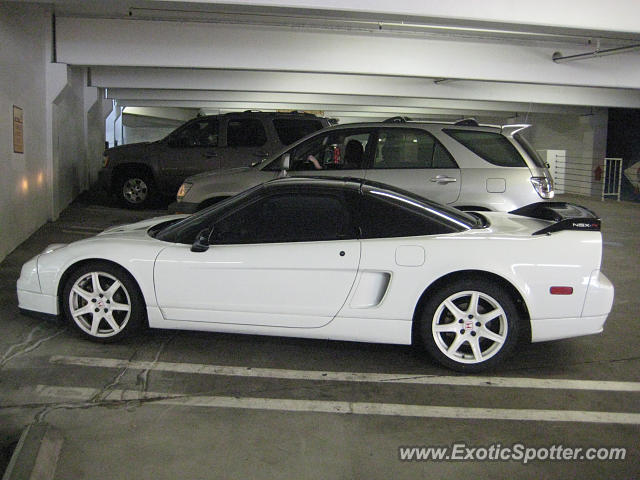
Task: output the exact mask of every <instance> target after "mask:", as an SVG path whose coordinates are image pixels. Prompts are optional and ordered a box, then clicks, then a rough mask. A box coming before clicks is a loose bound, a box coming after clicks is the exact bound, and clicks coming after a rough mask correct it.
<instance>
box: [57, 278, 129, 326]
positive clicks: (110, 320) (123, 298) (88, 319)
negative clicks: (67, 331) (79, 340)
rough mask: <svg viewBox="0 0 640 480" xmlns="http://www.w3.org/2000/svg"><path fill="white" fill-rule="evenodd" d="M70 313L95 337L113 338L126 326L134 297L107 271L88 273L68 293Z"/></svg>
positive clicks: (75, 320)
mask: <svg viewBox="0 0 640 480" xmlns="http://www.w3.org/2000/svg"><path fill="white" fill-rule="evenodd" d="M69 313H70V314H71V317H72V318H73V320H74V322H75V323H76V325H77V326H78V327H80V329H81V330H82V331H84V332H85V333H87V334H88V335H91V336H92V337H96V338H105V337H112V336H115V335H117V334H119V333H120V332H121V331H122V330H124V328H125V327H126V326H127V323H128V322H129V318H130V316H131V297H130V296H129V292H128V291H127V289H126V287H125V286H124V285H123V284H122V282H120V280H118V279H117V278H116V277H114V276H113V275H110V274H108V273H106V272H88V273H85V274H84V275H82V276H81V277H80V278H78V279H77V280H76V281H75V283H74V284H73V286H72V287H71V291H70V292H69Z"/></svg>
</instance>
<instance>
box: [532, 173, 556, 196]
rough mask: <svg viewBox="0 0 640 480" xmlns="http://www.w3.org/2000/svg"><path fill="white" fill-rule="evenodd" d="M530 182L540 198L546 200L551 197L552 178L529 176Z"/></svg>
mask: <svg viewBox="0 0 640 480" xmlns="http://www.w3.org/2000/svg"><path fill="white" fill-rule="evenodd" d="M531 183H532V185H533V188H535V190H536V192H537V193H538V195H540V198H544V199H546V200H549V199H551V198H553V195H554V192H553V180H551V179H550V178H548V177H531Z"/></svg>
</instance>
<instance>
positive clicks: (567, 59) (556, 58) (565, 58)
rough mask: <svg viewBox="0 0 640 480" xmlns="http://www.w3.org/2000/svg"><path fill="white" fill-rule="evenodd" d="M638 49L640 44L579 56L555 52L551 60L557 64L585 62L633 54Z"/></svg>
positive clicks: (580, 54)
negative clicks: (574, 61)
mask: <svg viewBox="0 0 640 480" xmlns="http://www.w3.org/2000/svg"><path fill="white" fill-rule="evenodd" d="M638 49H640V44H636V45H627V46H626V47H616V48H607V49H605V50H600V49H599V48H596V49H595V50H594V51H593V52H588V53H579V54H577V55H566V56H563V55H562V53H560V52H555V53H554V54H553V55H552V56H551V59H552V60H553V61H554V62H555V63H563V62H571V61H573V60H584V59H585V58H596V57H604V56H605V55H617V54H619V53H627V52H631V51H634V50H638Z"/></svg>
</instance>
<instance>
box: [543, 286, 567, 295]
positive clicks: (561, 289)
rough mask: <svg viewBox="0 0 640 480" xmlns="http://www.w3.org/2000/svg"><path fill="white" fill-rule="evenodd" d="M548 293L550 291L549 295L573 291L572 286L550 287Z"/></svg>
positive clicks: (565, 293)
mask: <svg viewBox="0 0 640 480" xmlns="http://www.w3.org/2000/svg"><path fill="white" fill-rule="evenodd" d="M549 293H551V295H571V294H572V293H573V287H551V288H550V289H549Z"/></svg>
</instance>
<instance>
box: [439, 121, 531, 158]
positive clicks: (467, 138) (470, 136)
mask: <svg viewBox="0 0 640 480" xmlns="http://www.w3.org/2000/svg"><path fill="white" fill-rule="evenodd" d="M444 132H445V133H446V134H447V135H449V136H450V137H452V138H454V139H455V140H457V141H458V142H460V143H461V144H462V145H464V146H465V147H467V148H468V149H469V150H471V151H472V152H473V153H475V154H476V155H478V156H479V157H482V158H484V159H485V160H486V161H487V162H489V163H491V164H493V165H497V166H499V167H526V166H527V165H526V163H525V162H524V159H523V158H522V156H521V155H520V154H519V153H518V150H516V147H514V146H513V145H512V144H511V142H510V141H509V140H507V138H505V137H504V136H503V135H501V134H499V133H493V132H483V131H478V130H452V129H445V130H444Z"/></svg>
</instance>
